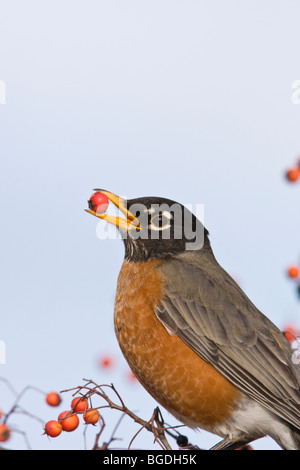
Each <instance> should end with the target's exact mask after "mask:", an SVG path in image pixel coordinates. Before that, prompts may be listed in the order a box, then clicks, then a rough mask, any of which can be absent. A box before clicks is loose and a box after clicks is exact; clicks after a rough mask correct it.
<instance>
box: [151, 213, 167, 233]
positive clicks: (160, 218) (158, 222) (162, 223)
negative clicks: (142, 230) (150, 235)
mask: <svg viewBox="0 0 300 470" xmlns="http://www.w3.org/2000/svg"><path fill="white" fill-rule="evenodd" d="M150 226H151V228H152V229H153V230H162V229H165V228H169V227H170V226H171V225H170V217H168V216H167V215H165V214H163V213H160V214H157V215H154V216H153V217H152V218H151V220H150Z"/></svg>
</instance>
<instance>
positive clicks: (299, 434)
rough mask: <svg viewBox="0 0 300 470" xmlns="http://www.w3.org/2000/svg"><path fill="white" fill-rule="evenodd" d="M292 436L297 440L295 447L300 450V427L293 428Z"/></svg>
mask: <svg viewBox="0 0 300 470" xmlns="http://www.w3.org/2000/svg"><path fill="white" fill-rule="evenodd" d="M291 434H292V438H293V440H294V442H295V449H296V450H300V429H296V428H294V427H293V428H292V429H291Z"/></svg>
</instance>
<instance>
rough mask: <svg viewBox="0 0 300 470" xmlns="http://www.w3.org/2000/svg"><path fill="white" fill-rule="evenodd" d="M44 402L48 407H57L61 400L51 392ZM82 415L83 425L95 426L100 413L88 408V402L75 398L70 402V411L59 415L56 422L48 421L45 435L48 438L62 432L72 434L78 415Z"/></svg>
mask: <svg viewBox="0 0 300 470" xmlns="http://www.w3.org/2000/svg"><path fill="white" fill-rule="evenodd" d="M46 401H47V403H48V405H50V406H58V405H59V404H60V403H61V398H60V396H59V394H58V393H55V392H51V393H49V394H48V395H47V397H46ZM80 414H82V415H83V420H84V422H85V424H97V423H98V421H99V419H100V413H99V411H98V410H97V409H95V408H89V406H88V401H87V400H86V399H85V398H82V397H75V398H74V399H73V400H72V402H71V409H70V410H67V411H63V412H62V413H60V414H59V415H58V417H57V419H56V420H51V421H48V422H47V423H46V424H45V428H44V430H45V434H47V435H48V436H50V437H57V436H59V435H60V434H61V432H62V431H66V432H72V431H75V429H77V428H78V426H79V417H78V415H80Z"/></svg>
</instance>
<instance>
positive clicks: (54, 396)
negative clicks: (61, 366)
mask: <svg viewBox="0 0 300 470" xmlns="http://www.w3.org/2000/svg"><path fill="white" fill-rule="evenodd" d="M46 402H47V403H48V405H50V406H58V405H60V403H61V398H60V395H59V394H58V393H56V392H50V393H47V395H46Z"/></svg>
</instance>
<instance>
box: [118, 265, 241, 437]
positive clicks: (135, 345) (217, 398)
mask: <svg viewBox="0 0 300 470" xmlns="http://www.w3.org/2000/svg"><path fill="white" fill-rule="evenodd" d="M156 264H157V261H156V260H151V261H148V262H145V263H144V262H141V263H130V262H127V261H124V263H123V266H122V269H121V272H120V274H119V279H118V287H117V293H116V301H115V314H114V324H115V332H116V335H117V339H118V342H119V345H120V348H121V350H122V352H123V354H124V356H125V358H126V360H127V362H128V364H129V366H130V367H131V369H132V371H133V373H134V374H135V375H136V377H137V379H138V380H139V381H140V382H141V384H142V385H143V386H144V387H145V389H146V390H147V391H148V392H149V393H150V394H151V395H152V396H153V398H154V399H155V400H156V401H158V403H160V404H161V405H162V406H163V407H164V408H166V409H167V410H168V411H169V412H170V413H172V414H173V415H174V416H176V417H177V418H178V419H179V420H181V421H182V422H184V423H186V424H188V425H191V426H199V427H201V428H203V429H208V430H211V431H213V429H214V426H215V425H217V424H219V423H220V424H221V423H222V422H225V421H226V420H227V419H228V417H229V416H230V415H231V413H232V412H233V406H234V404H235V403H236V402H237V401H238V400H239V398H240V392H239V391H238V389H237V388H236V387H235V386H234V385H232V384H231V383H230V382H229V381H228V380H227V379H225V378H224V377H223V376H222V375H221V374H220V373H219V372H217V371H216V370H215V369H214V368H213V367H212V366H211V365H209V364H208V363H207V362H205V361H204V360H202V359H201V358H200V357H199V356H198V355H197V354H196V353H195V352H194V351H193V350H192V349H191V348H190V347H189V346H187V345H186V344H185V343H184V342H183V341H182V340H181V339H180V338H179V337H178V336H177V335H170V334H169V332H168V331H167V330H166V328H165V327H164V326H163V325H162V323H161V322H160V321H159V320H158V318H157V317H156V315H155V311H154V310H155V307H156V306H157V305H158V304H159V300H160V299H161V297H162V296H163V290H164V281H163V278H162V275H161V273H160V272H159V271H158V270H157V269H156Z"/></svg>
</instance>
